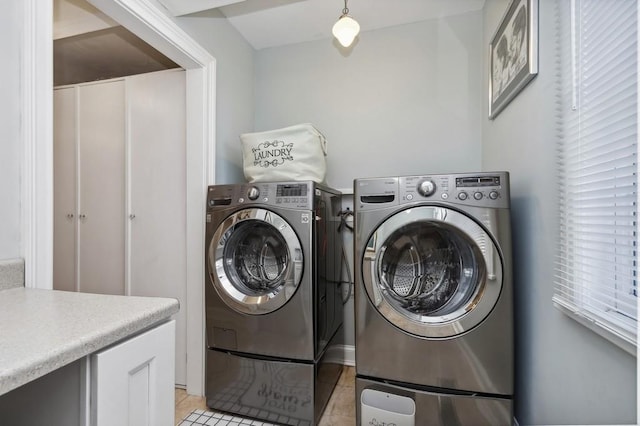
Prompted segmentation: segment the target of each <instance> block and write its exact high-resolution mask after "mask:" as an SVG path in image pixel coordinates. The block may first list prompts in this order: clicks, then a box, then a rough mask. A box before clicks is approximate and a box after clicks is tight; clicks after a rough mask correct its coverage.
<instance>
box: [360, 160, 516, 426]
mask: <svg viewBox="0 0 640 426" xmlns="http://www.w3.org/2000/svg"><path fill="white" fill-rule="evenodd" d="M354 197H355V198H354V217H355V237H354V238H355V248H354V251H355V254H354V256H355V257H354V259H355V268H356V275H355V277H356V287H355V290H356V292H355V303H356V307H355V312H356V397H357V399H356V401H357V403H356V406H357V410H356V411H357V418H358V425H365V424H366V425H369V424H372V423H370V422H371V421H373V420H375V421H377V422H378V423H379V424H383V423H381V422H386V423H387V424H390V423H392V422H395V423H396V424H398V425H400V424H403V425H412V424H415V425H421V426H422V425H437V426H452V425H460V426H462V425H470V426H481V425H490V426H499V425H511V424H512V419H513V381H514V379H513V376H514V372H513V370H514V367H513V365H514V345H513V288H512V287H513V282H512V263H511V257H512V254H511V225H510V195H509V174H508V173H507V172H493V173H486V172H483V173H462V174H446V175H442V174H438V175H424V176H404V177H385V178H368V179H356V180H355V181H354ZM393 398H395V399H396V400H397V401H398V403H397V404H395V406H396V407H400V409H395V408H394V404H390V402H389V401H391V399H393ZM372 401H373V402H372ZM375 401H379V402H380V404H381V405H380V404H377V403H376V402H375ZM376 404H377V405H376ZM385 404H386V405H385ZM389 404H390V405H389ZM394 416H395V417H394ZM398 416H400V417H398ZM396 419H404V420H400V421H396Z"/></svg>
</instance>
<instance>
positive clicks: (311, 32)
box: [159, 0, 485, 50]
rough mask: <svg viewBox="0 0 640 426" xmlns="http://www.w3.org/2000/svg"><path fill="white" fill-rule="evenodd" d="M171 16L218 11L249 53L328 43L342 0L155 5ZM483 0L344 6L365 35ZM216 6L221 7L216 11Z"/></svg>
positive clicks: (167, 0) (352, 2)
mask: <svg viewBox="0 0 640 426" xmlns="http://www.w3.org/2000/svg"><path fill="white" fill-rule="evenodd" d="M159 1H160V3H162V4H163V5H164V6H165V7H166V8H167V10H169V12H170V13H172V14H173V15H174V16H183V15H187V14H192V13H199V12H202V11H204V10H211V9H214V8H218V10H219V11H220V12H221V13H222V14H223V15H224V16H225V17H226V18H227V19H228V20H229V22H230V23H231V25H233V26H234V27H235V28H236V29H237V30H238V31H239V32H240V34H242V36H243V37H244V38H245V39H246V40H247V41H248V42H249V43H250V44H251V46H253V48H254V49H258V50H259V49H264V48H268V47H276V46H283V45H287V44H294V43H302V42H307V41H314V40H322V39H330V38H331V37H332V35H331V27H332V26H333V24H334V23H335V22H336V21H337V19H338V17H339V16H340V14H341V13H342V9H343V8H344V0H159ZM484 3H485V0H349V1H348V3H347V6H348V7H349V14H350V15H351V16H352V17H353V18H354V19H356V20H357V21H358V22H359V23H360V27H361V31H363V32H364V31H370V30H375V29H380V28H385V27H390V26H395V25H403V24H408V23H412V22H419V21H424V20H429V19H437V18H441V17H445V16H451V15H459V14H463V13H468V12H472V11H477V10H480V9H482V8H483V7H484ZM219 6H221V7H219Z"/></svg>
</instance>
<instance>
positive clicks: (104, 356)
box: [91, 320, 175, 426]
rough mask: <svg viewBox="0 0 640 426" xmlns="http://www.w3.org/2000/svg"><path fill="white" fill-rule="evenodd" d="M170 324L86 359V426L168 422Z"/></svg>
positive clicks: (171, 393) (170, 399)
mask: <svg viewBox="0 0 640 426" xmlns="http://www.w3.org/2000/svg"><path fill="white" fill-rule="evenodd" d="M174 345H175V321H173V320H172V321H169V322H167V323H165V324H163V325H160V326H158V327H156V328H153V329H151V330H149V331H147V332H145V333H143V334H140V335H138V336H136V337H133V338H131V339H129V340H126V341H124V342H123V343H120V344H118V345H116V346H113V347H111V348H110V349H106V350H104V351H102V352H99V353H97V354H94V355H92V356H91V424H92V425H94V426H112V425H122V426H126V425H129V426H163V425H166V426H169V425H173V422H174V411H175V405H174V404H175V398H174V394H175V388H174V383H173V377H174Z"/></svg>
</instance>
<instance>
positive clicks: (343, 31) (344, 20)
mask: <svg viewBox="0 0 640 426" xmlns="http://www.w3.org/2000/svg"><path fill="white" fill-rule="evenodd" d="M331 32H332V33H333V35H334V37H335V38H337V39H338V41H339V42H340V44H341V45H343V46H344V47H349V46H350V45H351V43H353V39H355V38H356V36H357V35H358V33H359V32H360V24H358V23H357V22H356V20H355V19H353V18H352V17H350V16H348V15H342V16H341V17H340V19H338V22H336V23H335V24H334V25H333V29H332V30H331Z"/></svg>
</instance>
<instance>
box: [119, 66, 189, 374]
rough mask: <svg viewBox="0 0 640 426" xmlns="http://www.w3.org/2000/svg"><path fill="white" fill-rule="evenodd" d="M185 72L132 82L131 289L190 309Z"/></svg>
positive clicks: (182, 331)
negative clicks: (188, 289) (188, 288)
mask: <svg viewBox="0 0 640 426" xmlns="http://www.w3.org/2000/svg"><path fill="white" fill-rule="evenodd" d="M185 83H186V79H185V71H184V70H171V71H161V72H157V73H150V74H142V75H137V76H132V77H128V78H127V102H128V111H129V150H130V163H129V176H130V181H129V185H130V187H129V188H130V201H129V226H130V228H129V236H130V247H129V253H130V254H129V256H130V260H129V262H130V263H129V289H130V294H131V295H135V296H163V297H172V298H176V299H178V300H179V301H180V306H182V307H184V306H186V277H187V272H186V109H185V108H186V107H185V98H186V92H185ZM175 318H176V320H177V322H176V383H177V384H179V385H185V384H186V356H187V350H186V348H187V345H186V334H187V330H186V310H185V309H181V310H180V312H179V313H178V314H177V315H176V317H175Z"/></svg>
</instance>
